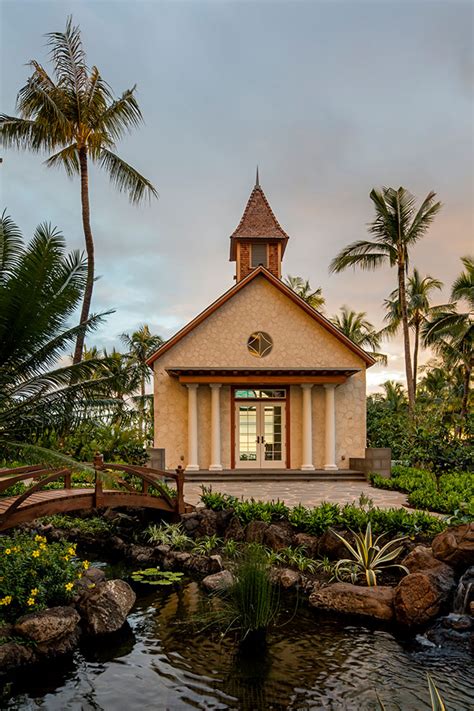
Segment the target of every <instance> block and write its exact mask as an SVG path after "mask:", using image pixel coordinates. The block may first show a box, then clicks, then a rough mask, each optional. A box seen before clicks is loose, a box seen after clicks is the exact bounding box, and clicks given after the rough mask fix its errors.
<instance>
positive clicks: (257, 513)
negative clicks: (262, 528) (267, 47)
mask: <svg viewBox="0 0 474 711" xmlns="http://www.w3.org/2000/svg"><path fill="white" fill-rule="evenodd" d="M201 491H202V493H201V501H202V502H203V504H204V505H205V506H206V507H207V508H209V509H213V511H222V510H224V509H233V511H234V513H235V515H236V516H237V517H238V519H239V520H240V522H241V523H243V524H246V523H249V522H250V521H266V522H267V523H271V522H272V521H281V520H284V519H286V518H288V514H289V511H290V509H289V508H288V506H286V504H284V503H283V502H282V501H279V500H277V501H256V500H255V499H253V498H252V499H249V500H248V501H245V500H243V499H238V498H237V497H235V496H231V495H229V494H221V493H220V492H214V491H213V490H212V487H211V486H210V487H205V486H202V487H201Z"/></svg>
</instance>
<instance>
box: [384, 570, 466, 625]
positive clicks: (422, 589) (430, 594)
mask: <svg viewBox="0 0 474 711" xmlns="http://www.w3.org/2000/svg"><path fill="white" fill-rule="evenodd" d="M446 569H448V570H449V571H450V572H449V573H448V572H447V570H446ZM453 587H454V578H453V575H452V571H451V570H450V569H449V568H448V566H442V567H441V566H440V567H438V568H433V569H431V570H421V571H419V572H417V573H410V574H409V575H406V576H405V577H404V578H402V580H401V581H400V582H399V583H398V585H397V587H396V588H395V595H394V607H395V616H396V618H397V621H398V622H400V624H402V625H405V626H406V627H416V626H419V625H424V624H426V623H427V622H429V621H430V620H432V619H433V618H435V617H436V616H437V615H438V614H439V612H440V610H441V609H442V607H443V605H444V604H445V603H446V601H447V600H448V598H449V596H450V594H451V592H452V590H453Z"/></svg>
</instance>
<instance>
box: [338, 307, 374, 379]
mask: <svg viewBox="0 0 474 711" xmlns="http://www.w3.org/2000/svg"><path fill="white" fill-rule="evenodd" d="M340 312H341V315H340V316H339V315H337V314H336V315H335V316H333V317H332V318H331V319H330V321H331V322H332V323H333V324H334V325H335V326H337V328H338V329H339V330H340V331H342V333H343V334H344V335H345V336H347V338H350V339H351V341H352V342H353V343H356V344H357V345H358V346H360V347H361V348H364V349H365V350H367V351H368V352H369V353H370V355H371V356H373V357H374V358H375V359H376V360H378V361H379V362H380V363H382V364H383V365H387V356H386V355H385V354H384V353H380V352H379V351H378V349H379V348H380V341H381V336H380V333H378V331H376V330H375V328H374V326H373V325H372V324H371V323H370V321H368V320H367V319H366V318H365V317H366V315H367V314H366V313H365V311H352V309H349V307H348V306H341V308H340Z"/></svg>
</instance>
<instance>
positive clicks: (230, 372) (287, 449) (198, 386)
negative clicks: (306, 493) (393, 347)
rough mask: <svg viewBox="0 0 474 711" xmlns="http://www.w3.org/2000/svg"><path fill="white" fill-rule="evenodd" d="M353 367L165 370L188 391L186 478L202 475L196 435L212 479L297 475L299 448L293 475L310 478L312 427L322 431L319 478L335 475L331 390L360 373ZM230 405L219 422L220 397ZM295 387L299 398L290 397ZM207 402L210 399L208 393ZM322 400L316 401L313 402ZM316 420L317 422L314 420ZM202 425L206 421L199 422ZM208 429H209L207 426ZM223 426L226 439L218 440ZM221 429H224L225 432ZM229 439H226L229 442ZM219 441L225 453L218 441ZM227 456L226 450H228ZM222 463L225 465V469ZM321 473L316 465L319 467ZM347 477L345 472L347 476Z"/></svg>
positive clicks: (333, 411)
mask: <svg viewBox="0 0 474 711" xmlns="http://www.w3.org/2000/svg"><path fill="white" fill-rule="evenodd" d="M359 370H360V369H358V368H311V369H309V368H286V369H268V368H267V369H262V368H246V369H242V368H232V369H231V368H226V369H216V368H168V369H166V372H167V374H168V375H169V376H170V377H172V378H176V379H177V380H178V381H179V383H180V384H181V385H182V386H183V388H186V390H187V415H188V416H187V445H188V446H187V450H188V456H187V464H186V471H187V472H190V473H192V472H199V471H202V470H203V467H202V462H201V461H200V455H199V450H200V442H201V443H202V433H203V432H206V433H208V434H207V437H209V438H210V442H209V445H210V453H211V457H210V464H209V467H208V469H207V467H206V470H207V471H209V472H213V473H216V474H217V473H219V472H220V473H222V474H224V473H227V472H226V470H229V464H230V470H229V475H230V474H232V473H236V472H238V473H239V474H242V475H244V474H245V473H247V474H248V475H250V474H254V475H257V474H259V473H264V472H268V474H271V473H276V474H278V473H279V472H280V473H281V474H283V472H288V471H290V470H291V471H293V472H294V471H295V469H296V467H294V466H293V467H292V466H291V463H292V461H294V458H292V446H293V447H294V446H295V442H297V446H298V448H299V450H300V451H299V452H298V458H299V463H298V467H297V470H298V471H301V472H308V473H311V472H316V467H315V459H314V452H313V441H314V429H315V427H317V428H318V432H320V433H324V464H323V467H322V471H323V472H335V471H337V470H338V465H337V458H336V435H337V433H336V422H337V417H336V397H335V391H336V388H337V387H338V386H340V385H342V384H344V383H345V382H346V381H347V379H348V378H350V377H351V376H352V375H354V374H356V373H358V372H359ZM204 388H206V390H207V392H208V393H210V402H209V406H208V408H207V409H206V410H205V411H204V412H203V410H202V408H199V407H198V397H199V393H200V392H201V393H202V389H204ZM224 389H225V392H226V404H227V405H228V393H229V392H230V407H229V406H228V407H227V410H226V414H225V417H224V419H223V412H222V409H223V408H222V398H221V393H222V391H223V390H224ZM296 389H297V390H298V397H296V394H297V393H296ZM317 390H319V392H320V393H323V395H324V406H323V407H322V408H321V417H318V416H316V418H315V416H314V402H313V399H314V393H315V392H316V391H317ZM208 397H209V395H208ZM319 400H321V397H320V395H318V401H319ZM315 419H316V420H317V421H316V422H315ZM203 420H206V422H204V421H203ZM209 423H210V428H209V426H208V425H209ZM223 428H224V435H225V436H224V437H223V436H222V435H223ZM226 428H229V429H230V432H229V433H227V432H226V431H225V430H226ZM227 434H229V436H227ZM223 440H224V441H225V444H224V447H225V451H223V447H222V442H223ZM227 450H229V451H227ZM223 462H226V463H227V464H226V467H224V465H223ZM319 468H320V469H321V466H320V467H319ZM345 471H346V470H345Z"/></svg>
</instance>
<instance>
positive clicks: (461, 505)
mask: <svg viewBox="0 0 474 711" xmlns="http://www.w3.org/2000/svg"><path fill="white" fill-rule="evenodd" d="M370 479H371V483H372V485H373V486H376V487H377V488H380V489H395V490H397V491H403V492H405V493H407V494H408V502H409V504H410V505H411V506H414V507H415V508H419V509H429V510H431V511H439V512H440V513H447V514H456V513H457V512H460V513H461V514H462V513H465V514H467V515H468V516H471V517H474V473H472V472H451V473H449V474H442V475H441V476H440V477H436V476H435V475H434V474H433V473H432V472H428V471H424V470H422V469H416V468H414V467H404V466H394V467H393V470H392V476H391V478H390V479H385V478H383V477H381V476H379V475H378V474H371V475H370Z"/></svg>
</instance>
